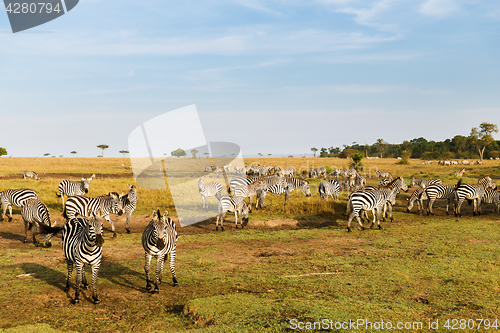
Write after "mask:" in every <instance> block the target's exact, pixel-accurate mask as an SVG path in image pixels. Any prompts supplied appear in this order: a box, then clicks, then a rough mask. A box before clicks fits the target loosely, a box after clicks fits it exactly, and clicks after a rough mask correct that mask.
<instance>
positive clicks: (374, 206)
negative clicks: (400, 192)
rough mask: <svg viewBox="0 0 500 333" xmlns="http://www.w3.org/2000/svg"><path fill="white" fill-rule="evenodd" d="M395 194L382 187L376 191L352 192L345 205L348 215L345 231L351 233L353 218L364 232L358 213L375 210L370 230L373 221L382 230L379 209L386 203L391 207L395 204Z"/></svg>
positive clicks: (393, 191)
mask: <svg viewBox="0 0 500 333" xmlns="http://www.w3.org/2000/svg"><path fill="white" fill-rule="evenodd" d="M396 194H397V192H396V191H395V190H394V189H393V188H391V187H389V186H384V187H381V188H379V189H378V190H373V191H358V192H354V193H353V194H352V196H351V198H350V199H349V202H348V203H347V205H348V206H347V208H348V210H347V211H348V215H349V221H348V223H347V231H348V232H351V222H352V220H353V219H354V218H356V219H357V220H358V223H359V225H360V226H361V229H362V230H364V229H365V227H364V226H363V223H362V222H361V219H360V216H359V215H360V212H362V211H368V210H371V211H374V210H376V214H375V213H374V214H373V222H372V224H371V226H370V228H373V226H374V225H375V221H377V226H378V228H379V229H382V226H381V225H380V213H381V209H382V207H383V206H384V205H385V204H386V203H387V202H390V203H391V204H392V205H394V204H395V203H396V201H395V198H396ZM349 212H350V213H349Z"/></svg>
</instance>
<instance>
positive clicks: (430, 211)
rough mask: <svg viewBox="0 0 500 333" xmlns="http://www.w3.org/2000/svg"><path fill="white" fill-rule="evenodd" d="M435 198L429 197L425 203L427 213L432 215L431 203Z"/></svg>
mask: <svg viewBox="0 0 500 333" xmlns="http://www.w3.org/2000/svg"><path fill="white" fill-rule="evenodd" d="M434 200H435V199H429V203H428V204H427V215H434V213H433V212H432V204H433V203H434Z"/></svg>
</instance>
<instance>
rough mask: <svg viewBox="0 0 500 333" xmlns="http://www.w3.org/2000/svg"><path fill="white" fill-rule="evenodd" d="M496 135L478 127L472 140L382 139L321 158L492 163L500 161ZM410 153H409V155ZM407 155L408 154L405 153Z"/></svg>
mask: <svg viewBox="0 0 500 333" xmlns="http://www.w3.org/2000/svg"><path fill="white" fill-rule="evenodd" d="M492 133H498V127H497V125H495V124H489V123H481V125H480V126H479V127H474V128H472V130H471V134H470V135H469V136H462V135H455V136H454V137H453V138H451V139H446V140H444V141H433V140H430V141H427V139H425V138H423V137H420V138H416V139H412V140H410V141H406V140H405V141H403V143H388V142H386V141H385V140H383V139H378V140H377V142H375V143H373V144H372V145H368V144H365V145H361V144H358V143H356V142H353V143H352V144H351V145H344V149H343V150H340V148H339V147H335V148H334V147H330V148H324V147H323V148H321V149H320V154H319V156H320V157H343V158H347V157H353V156H354V155H355V154H358V153H359V154H363V155H364V156H365V157H369V156H370V157H375V156H378V157H393V158H396V157H402V156H403V154H405V155H410V156H411V158H420V159H424V160H437V159H453V158H457V159H460V158H464V159H466V158H467V159H483V158H485V159H489V158H497V157H500V141H496V140H494V139H493V136H492ZM405 151H406V152H405ZM404 152H405V153H404Z"/></svg>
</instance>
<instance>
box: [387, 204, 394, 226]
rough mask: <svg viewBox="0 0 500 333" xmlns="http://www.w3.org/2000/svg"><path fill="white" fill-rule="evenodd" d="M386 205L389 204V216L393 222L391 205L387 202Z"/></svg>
mask: <svg viewBox="0 0 500 333" xmlns="http://www.w3.org/2000/svg"><path fill="white" fill-rule="evenodd" d="M387 206H389V218H390V219H391V222H394V217H393V216H392V205H391V204H390V203H388V204H387Z"/></svg>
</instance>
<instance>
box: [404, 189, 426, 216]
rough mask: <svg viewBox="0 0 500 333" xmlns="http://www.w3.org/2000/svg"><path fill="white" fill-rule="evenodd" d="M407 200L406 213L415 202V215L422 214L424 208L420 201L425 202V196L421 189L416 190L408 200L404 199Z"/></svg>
mask: <svg viewBox="0 0 500 333" xmlns="http://www.w3.org/2000/svg"><path fill="white" fill-rule="evenodd" d="M406 200H408V207H407V208H406V211H407V212H410V211H411V210H412V208H413V204H414V202H415V201H416V202H417V213H418V214H420V213H423V211H424V207H423V205H422V200H427V194H426V192H425V190H424V189H423V188H417V189H416V190H415V191H413V193H412V194H411V196H410V197H409V198H406Z"/></svg>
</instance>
